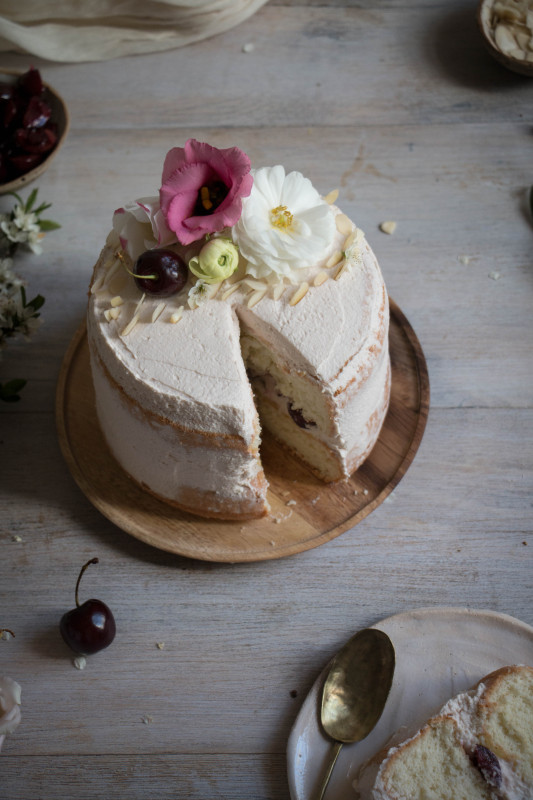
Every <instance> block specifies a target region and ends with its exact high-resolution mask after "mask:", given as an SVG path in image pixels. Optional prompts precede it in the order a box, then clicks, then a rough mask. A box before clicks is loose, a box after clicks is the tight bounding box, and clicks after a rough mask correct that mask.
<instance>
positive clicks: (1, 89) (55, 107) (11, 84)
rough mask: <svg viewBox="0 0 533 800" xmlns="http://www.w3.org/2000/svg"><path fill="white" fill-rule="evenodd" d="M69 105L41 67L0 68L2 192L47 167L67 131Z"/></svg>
mask: <svg viewBox="0 0 533 800" xmlns="http://www.w3.org/2000/svg"><path fill="white" fill-rule="evenodd" d="M69 125H70V118H69V113H68V110H67V107H66V105H65V103H64V101H63V100H62V99H61V97H60V96H59V95H58V94H57V92H56V91H54V89H52V88H51V87H50V86H48V85H47V84H46V83H43V81H42V79H41V75H40V72H39V70H38V69H35V68H34V67H30V69H29V70H27V71H26V72H23V73H20V72H14V71H13V72H12V71H7V70H2V71H0V132H1V133H0V194H6V193H7V192H15V191H17V190H18V189H20V188H21V187H23V186H25V185H26V184H27V183H31V182H32V181H34V180H36V179H37V178H39V177H40V176H41V175H42V174H43V172H44V171H45V170H46V169H48V167H49V165H50V163H51V162H52V159H53V158H54V157H55V156H56V155H57V153H58V151H59V149H60V147H61V146H62V144H63V142H64V141H65V138H66V136H67V133H68V129H69Z"/></svg>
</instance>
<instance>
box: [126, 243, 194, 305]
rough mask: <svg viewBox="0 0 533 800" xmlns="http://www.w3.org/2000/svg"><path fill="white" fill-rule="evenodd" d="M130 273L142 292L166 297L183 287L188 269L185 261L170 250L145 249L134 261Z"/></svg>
mask: <svg viewBox="0 0 533 800" xmlns="http://www.w3.org/2000/svg"><path fill="white" fill-rule="evenodd" d="M132 275H133V277H134V278H135V283H136V284H137V286H138V287H139V289H140V290H141V291H142V292H146V294H153V295H158V296H159V297H168V296H169V295H171V294H176V292H179V291H180V289H183V287H184V286H185V284H186V283H187V277H188V270H187V265H186V264H185V261H184V260H183V259H182V258H181V256H179V255H178V254H177V253H174V252H173V251H172V250H145V251H144V253H141V255H140V256H139V258H138V259H137V261H136V262H135V267H134V268H133V272H132Z"/></svg>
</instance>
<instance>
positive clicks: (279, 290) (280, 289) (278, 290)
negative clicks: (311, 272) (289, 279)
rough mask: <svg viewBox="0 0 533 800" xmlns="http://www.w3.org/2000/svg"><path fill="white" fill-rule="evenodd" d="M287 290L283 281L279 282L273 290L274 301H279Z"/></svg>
mask: <svg viewBox="0 0 533 800" xmlns="http://www.w3.org/2000/svg"><path fill="white" fill-rule="evenodd" d="M286 288H287V287H286V286H285V284H284V283H283V281H279V283H276V284H275V285H274V288H273V289H272V297H273V298H274V300H279V299H280V297H281V295H282V294H283V292H284V291H285V289H286Z"/></svg>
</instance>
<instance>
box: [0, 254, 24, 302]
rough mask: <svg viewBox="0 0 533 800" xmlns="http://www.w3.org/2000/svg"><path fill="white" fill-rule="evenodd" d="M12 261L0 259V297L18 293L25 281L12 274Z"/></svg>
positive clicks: (14, 273)
mask: <svg viewBox="0 0 533 800" xmlns="http://www.w3.org/2000/svg"><path fill="white" fill-rule="evenodd" d="M12 267H13V259H11V258H1V259H0V295H2V294H13V293H14V292H16V291H18V290H19V288H20V287H21V286H24V285H25V281H23V280H22V278H19V276H18V275H17V274H16V272H13V269H12Z"/></svg>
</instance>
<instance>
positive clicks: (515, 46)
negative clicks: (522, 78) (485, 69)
mask: <svg viewBox="0 0 533 800" xmlns="http://www.w3.org/2000/svg"><path fill="white" fill-rule="evenodd" d="M478 23H479V27H480V29H481V33H482V35H483V39H484V41H485V44H486V46H487V48H488V50H489V52H490V53H491V55H492V56H494V58H495V59H496V60H497V61H499V62H500V64H503V66H504V67H507V69H510V70H512V71H513V72H518V73H520V74H521V75H529V76H533V3H532V2H531V0H481V2H480V4H479V6H478Z"/></svg>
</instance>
